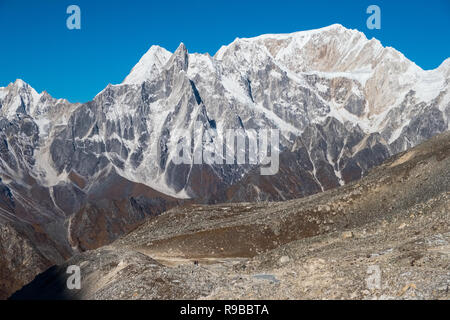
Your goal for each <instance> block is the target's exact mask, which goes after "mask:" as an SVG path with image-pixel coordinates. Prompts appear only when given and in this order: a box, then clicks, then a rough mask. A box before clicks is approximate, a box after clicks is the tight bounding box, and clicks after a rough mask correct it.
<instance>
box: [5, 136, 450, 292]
mask: <svg viewBox="0 0 450 320" xmlns="http://www.w3.org/2000/svg"><path fill="white" fill-rule="evenodd" d="M449 214H450V133H449V132H447V133H444V134H441V135H439V136H437V137H434V138H432V139H430V140H429V141H427V142H425V143H423V144H421V145H419V146H417V147H415V148H413V149H411V150H409V151H407V152H403V153H400V154H398V155H396V156H394V157H392V158H390V159H389V160H387V161H385V162H384V163H383V164H382V165H381V166H379V167H376V168H374V169H373V170H371V171H370V173H369V174H368V175H367V177H365V178H363V179H361V180H359V181H357V182H353V183H349V184H348V185H346V186H342V187H339V188H337V189H333V190H329V191H326V192H323V193H320V194H317V195H313V196H309V197H306V198H303V199H297V200H290V201H283V202H272V203H240V204H221V205H214V206H205V205H193V206H190V207H185V208H175V209H172V210H170V211H168V212H166V213H164V214H162V215H160V216H158V217H154V218H150V219H149V220H148V221H147V222H146V223H145V224H143V225H142V226H140V227H139V228H137V229H136V230H134V231H132V232H131V233H129V234H127V235H125V236H123V237H122V238H120V239H119V240H117V241H115V242H114V243H113V244H112V245H109V246H107V247H104V248H100V249H97V250H94V251H88V252H86V253H83V254H79V255H75V256H74V257H73V258H71V259H70V260H68V261H67V262H66V263H65V264H63V265H60V266H58V267H53V268H51V269H49V270H48V271H46V272H45V273H43V274H42V275H40V276H39V277H37V278H36V279H35V280H34V281H33V282H32V283H30V284H29V285H28V286H26V287H24V288H23V289H22V290H21V291H19V292H17V293H16V294H15V295H14V296H13V298H15V299H20V298H30V297H31V298H33V297H34V298H35V297H37V296H36V294H38V297H41V298H42V297H47V298H70V299H161V298H193V299H211V298H220V299H223V298H225V299H228V298H237V299H253V298H258V299H302V298H306V299H322V298H331V299H374V298H375V299H449V298H450V293H449V286H450V251H449V245H450V225H449V222H450V215H449ZM195 260H197V261H199V265H195V264H194V263H193V261H195ZM68 265H79V266H80V267H81V274H82V288H81V290H73V291H70V290H67V288H66V286H65V279H66V277H67V275H66V274H65V270H66V268H67V266H68ZM374 266H375V268H378V270H380V272H381V274H380V283H379V284H380V286H379V287H378V286H375V287H374V286H368V285H367V279H368V277H369V276H370V274H368V272H370V270H373V268H374ZM371 268H372V269H371Z"/></svg>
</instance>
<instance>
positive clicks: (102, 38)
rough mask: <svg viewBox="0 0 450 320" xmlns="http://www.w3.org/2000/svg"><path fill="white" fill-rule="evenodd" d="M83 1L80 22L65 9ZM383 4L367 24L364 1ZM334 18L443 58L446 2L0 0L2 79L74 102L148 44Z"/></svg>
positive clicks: (191, 44) (205, 46)
mask: <svg viewBox="0 0 450 320" xmlns="http://www.w3.org/2000/svg"><path fill="white" fill-rule="evenodd" d="M71 4H76V5H78V6H79V7H80V8H81V30H69V29H67V27H66V19H67V17H68V16H69V15H68V14H66V9H67V7H68V6H69V5H71ZM371 4H376V5H378V6H379V7H380V8H381V29H380V30H368V29H367V27H366V20H367V18H368V16H369V15H368V14H366V8H367V7H368V6H369V5H371ZM333 23H340V24H342V25H344V26H345V27H347V28H354V29H358V30H360V31H362V32H364V33H365V34H366V36H367V37H368V38H369V39H370V38H372V37H375V38H377V39H379V40H380V41H381V42H382V44H383V45H385V46H392V47H394V48H396V49H397V50H399V51H401V52H402V53H403V54H405V56H406V57H408V58H409V59H411V60H412V61H414V62H415V63H416V64H418V65H419V66H420V67H422V68H424V69H434V68H436V67H438V66H439V64H440V63H441V62H442V61H444V60H445V59H446V58H448V57H450V1H449V0H426V1H413V0H410V1H407V0H389V1H381V0H368V1H366V0H340V1H336V0H334V1H332V0H330V1H325V0H307V1H300V0H296V1H294V0H290V1H289V0H275V1H265V0H240V1H235V0H227V1H225V0H215V1H212V0H211V1H203V0H189V1H178V0H172V1H152V0H149V1H144V0H126V1H114V0H110V1H103V0H70V1H66V0H40V1H32V0H29V1H20V0H0V30H1V31H2V32H1V34H0V43H1V47H0V86H6V85H7V84H8V83H10V82H12V81H14V80H15V79H16V78H21V79H23V80H24V81H26V82H28V83H29V84H30V85H31V86H33V87H34V88H35V89H36V90H37V91H39V92H41V91H42V90H46V91H48V92H49V93H50V94H51V95H52V96H54V97H56V98H67V99H69V100H70V101H72V102H85V101H89V100H91V99H92V98H93V97H94V96H95V95H96V94H97V93H98V92H99V91H101V90H102V89H103V88H104V87H105V86H106V85H107V84H108V83H120V82H121V81H122V80H123V79H124V78H125V76H126V75H127V74H128V73H129V71H130V70H131V68H132V67H133V66H134V65H135V64H136V62H137V61H138V60H139V58H140V57H141V56H142V55H143V54H144V53H145V52H146V51H147V50H148V48H149V47H150V46H151V45H153V44H158V45H160V46H162V47H165V48H166V49H168V50H170V51H174V50H175V49H176V48H177V46H178V45H179V43H180V42H184V43H185V44H186V46H187V48H188V50H189V52H201V53H204V52H209V53H210V54H211V55H213V54H214V53H215V52H216V51H217V50H218V49H219V48H220V46H221V45H223V44H228V43H230V42H232V41H233V40H234V39H235V38H236V37H251V36H257V35H260V34H264V33H287V32H294V31H300V30H308V29H314V28H320V27H324V26H327V25H330V24H333Z"/></svg>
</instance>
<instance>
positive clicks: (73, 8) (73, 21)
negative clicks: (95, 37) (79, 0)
mask: <svg viewBox="0 0 450 320" xmlns="http://www.w3.org/2000/svg"><path fill="white" fill-rule="evenodd" d="M66 13H67V14H70V16H69V17H68V18H67V20H66V26H67V29H69V30H73V29H78V30H80V29H81V9H80V7H79V6H77V5H74V4H72V5H70V6H68V7H67V10H66Z"/></svg>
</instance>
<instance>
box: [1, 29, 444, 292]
mask: <svg viewBox="0 0 450 320" xmlns="http://www.w3.org/2000/svg"><path fill="white" fill-rule="evenodd" d="M449 89H450V59H447V60H445V61H444V62H443V63H442V64H441V66H440V67H439V68H437V69H435V70H430V71H425V70H422V69H421V68H419V67H418V66H417V65H415V64H414V63H413V62H411V61H410V60H408V59H407V58H405V57H404V56H403V55H402V54H401V53H400V52H398V51H396V50H395V49H393V48H389V47H383V46H382V45H381V44H380V42H379V41H377V40H376V39H371V40H368V39H367V38H366V37H365V36H364V34H363V33H361V32H359V31H357V30H349V29H346V28H344V27H343V26H341V25H331V26H329V27H325V28H322V29H317V30H311V31H301V32H296V33H292V34H276V35H262V36H259V37H255V38H250V39H236V40H235V41H233V42H232V43H231V44H229V45H228V46H223V47H222V48H221V49H220V50H219V51H218V52H217V53H216V54H215V55H214V56H210V55H209V54H197V53H193V54H190V53H188V51H187V49H186V47H185V46H184V45H183V44H180V46H179V47H178V49H177V50H176V51H175V52H174V53H170V52H168V51H167V50H165V49H163V48H161V47H158V46H152V47H151V48H150V49H149V51H148V52H147V53H146V54H145V55H144V56H143V57H142V58H141V60H140V61H139V62H138V63H137V65H136V66H135V67H134V68H133V69H132V71H131V73H130V74H129V75H128V76H127V77H126V78H125V80H124V81H123V83H121V84H117V85H108V86H107V87H106V88H105V89H104V90H103V91H101V92H100V93H99V94H98V95H97V96H96V97H95V98H94V99H93V100H92V101H90V102H87V103H83V104H79V103H76V104H73V103H70V102H68V101H67V100H63V99H54V98H52V97H51V96H50V95H49V94H48V93H46V92H43V93H40V94H38V93H37V92H36V91H35V90H34V89H33V88H32V87H30V86H29V85H28V84H26V83H25V82H23V81H22V80H16V81H15V82H14V83H11V84H9V85H8V86H7V87H3V88H0V150H1V154H0V178H1V180H0V228H2V233H1V237H2V239H1V241H0V252H1V253H2V255H1V257H0V280H1V282H0V283H1V285H0V296H5V295H7V294H8V293H11V291H12V290H15V289H17V288H19V287H20V286H22V285H23V284H25V283H27V282H29V281H30V280H31V279H32V278H33V277H34V276H35V275H36V273H38V272H39V271H42V270H43V269H45V268H46V267H47V266H50V265H52V264H54V263H59V262H62V261H63V260H65V259H66V258H68V257H70V256H71V255H72V254H73V253H74V252H77V251H79V250H87V249H95V248H97V247H99V246H101V245H105V244H108V243H110V242H112V241H113V240H115V239H116V238H117V237H119V236H120V235H122V234H124V233H126V232H128V231H130V230H132V229H133V228H135V227H136V226H138V225H139V224H140V223H141V222H142V221H143V220H144V219H145V218H146V217H148V216H151V215H158V214H160V213H161V212H163V211H166V210H168V209H170V208H172V207H174V206H177V205H184V204H189V203H193V202H196V203H218V202H230V201H233V202H241V201H252V202H258V201H266V200H269V201H274V200H287V199H293V198H298V197H303V196H307V195H311V194H314V193H318V192H321V191H325V190H328V189H331V188H335V187H338V186H340V185H344V184H346V183H348V182H350V181H353V180H356V179H359V178H361V177H362V176H364V175H365V174H366V173H367V172H368V170H369V169H370V168H372V167H374V166H376V165H378V164H380V163H382V162H383V161H384V160H385V159H387V158H388V157H390V156H392V155H394V154H397V153H399V152H401V151H404V150H407V149H408V148H411V147H413V146H415V145H417V144H419V143H420V142H422V141H424V140H427V139H429V138H431V137H433V136H434V135H436V134H438V133H440V132H443V131H446V130H448V129H449V126H450V125H449V117H450V90H449ZM198 122H200V123H201V124H203V128H204V129H207V130H209V131H211V132H214V133H215V134H216V136H223V135H224V132H225V131H226V130H227V129H235V130H238V129H240V130H243V132H249V131H250V130H259V129H267V128H271V129H277V130H279V132H280V144H279V149H280V161H279V163H280V168H279V171H278V172H277V173H276V174H274V175H266V176H263V175H260V170H259V169H260V167H259V165H254V164H247V165H237V164H229V165H217V164H206V163H201V164H194V162H192V163H191V164H185V163H183V164H176V163H175V162H174V157H175V156H176V154H175V153H176V146H177V143H179V141H180V140H181V139H183V138H184V139H187V140H188V141H192V140H194V136H195V125H196V123H198ZM216 142H217V141H216V138H215V136H214V135H213V136H210V137H209V139H207V141H204V142H203V143H202V144H197V145H195V146H194V149H198V148H202V147H203V148H209V149H212V150H217V149H215V148H218V146H220V144H218V143H216ZM19 271H20V272H19ZM11 275H13V276H12V277H11Z"/></svg>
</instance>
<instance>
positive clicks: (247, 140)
mask: <svg viewBox="0 0 450 320" xmlns="http://www.w3.org/2000/svg"><path fill="white" fill-rule="evenodd" d="M279 141H280V134H279V130H278V129H258V130H256V129H246V130H244V129H226V130H224V132H222V134H219V133H218V131H217V129H215V128H211V127H209V128H205V126H204V125H203V123H202V122H201V121H196V122H195V127H194V137H193V138H192V139H188V138H186V137H181V138H180V139H179V140H178V141H177V143H176V147H175V150H174V151H173V152H174V154H173V156H172V162H173V163H174V164H175V165H180V164H187V165H190V164H209V165H212V164H215V165H224V164H228V165H232V164H238V165H244V164H249V165H259V166H260V173H261V175H274V174H276V173H277V172H278V169H279V153H280V142H279ZM159 152H160V150H159ZM160 155H161V153H160ZM159 158H160V157H159Z"/></svg>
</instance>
